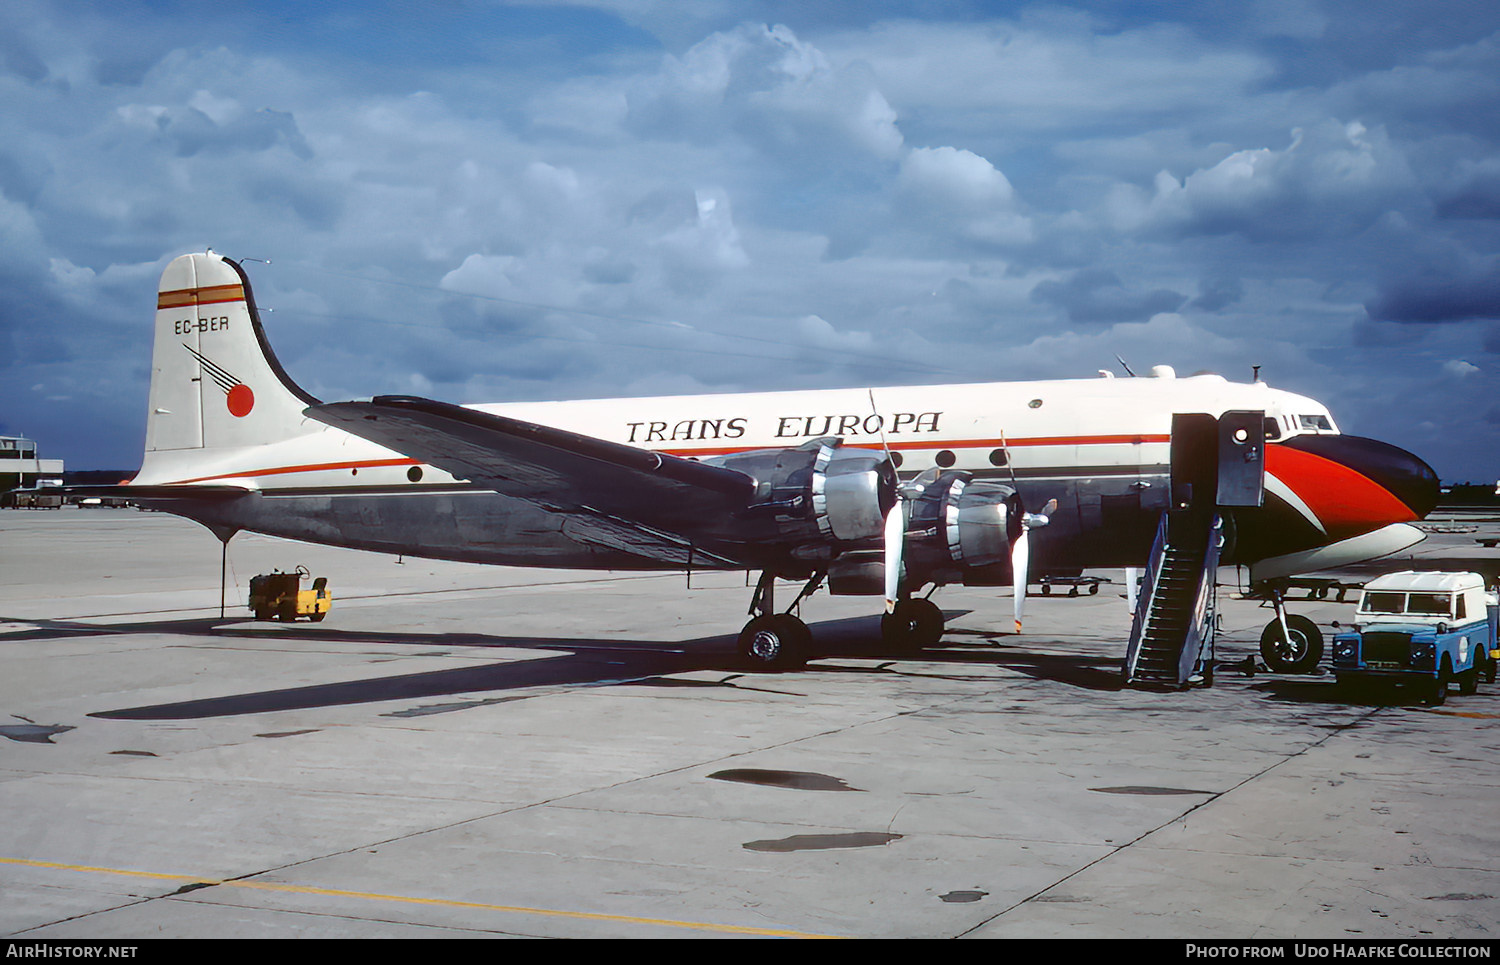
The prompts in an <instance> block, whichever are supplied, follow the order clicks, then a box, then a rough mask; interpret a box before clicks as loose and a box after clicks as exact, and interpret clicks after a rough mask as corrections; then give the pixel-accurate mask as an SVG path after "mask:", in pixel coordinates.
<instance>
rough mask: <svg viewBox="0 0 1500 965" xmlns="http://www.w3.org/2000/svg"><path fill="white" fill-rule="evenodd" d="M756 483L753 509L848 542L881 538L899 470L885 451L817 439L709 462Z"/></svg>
mask: <svg viewBox="0 0 1500 965" xmlns="http://www.w3.org/2000/svg"><path fill="white" fill-rule="evenodd" d="M705 461H707V462H711V463H712V464H714V465H719V466H723V467H725V468H727V469H735V470H738V471H740V472H743V473H745V474H746V475H748V476H751V477H753V478H754V479H755V480H756V483H757V487H756V496H755V504H754V506H752V510H755V509H759V510H761V511H769V512H773V513H774V514H775V515H776V517H777V519H778V520H779V522H780V524H781V526H782V528H783V529H784V530H790V531H793V532H795V531H796V530H799V529H803V528H810V529H811V530H812V532H809V533H807V535H808V536H809V537H821V538H822V539H823V540H828V541H832V542H840V543H849V542H856V541H859V540H866V539H870V538H872V537H878V536H880V535H881V534H882V533H883V532H884V529H885V515H886V513H887V512H889V511H890V508H891V507H892V506H894V505H895V504H896V471H895V469H894V468H893V467H892V466H891V463H890V460H889V459H888V458H886V456H885V455H884V454H883V453H879V452H871V451H870V450H867V449H844V448H842V445H841V440H839V439H814V440H812V441H811V442H808V443H805V444H804V445H801V446H798V447H797V448H795V449H760V450H756V451H754V452H742V453H736V454H734V455H730V456H722V457H719V458H717V459H712V460H705Z"/></svg>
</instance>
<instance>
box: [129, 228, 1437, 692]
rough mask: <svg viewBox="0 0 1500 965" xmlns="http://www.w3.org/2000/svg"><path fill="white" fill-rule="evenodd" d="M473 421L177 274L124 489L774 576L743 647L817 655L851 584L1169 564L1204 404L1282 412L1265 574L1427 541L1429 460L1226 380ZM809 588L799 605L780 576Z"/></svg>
mask: <svg viewBox="0 0 1500 965" xmlns="http://www.w3.org/2000/svg"><path fill="white" fill-rule="evenodd" d="M1100 376H1101V377H1098V378H1088V379H1072V380H1057V381H1026V382H994V383H983V384H964V385H923V386H897V387H879V388H856V389H827V390H816V391H790V392H763V393H748V394H721V395H695V396H674V397H659V398H630V399H601V400H582V401H567V402H517V403H506V404H497V405H470V406H459V405H453V404H450V403H446V402H439V401H434V400H430V399H423V398H416V397H411V396H379V397H375V398H372V399H367V400H360V401H344V402H332V403H327V402H322V401H320V400H318V399H316V398H314V397H313V396H311V395H310V394H308V393H307V392H306V391H305V390H304V389H302V388H301V387H299V386H298V385H297V384H296V383H295V382H294V381H293V380H292V379H291V377H290V376H289V375H288V374H287V372H286V370H285V369H284V368H283V367H282V365H281V364H280V362H279V361H278V360H277V358H276V355H275V353H274V352H273V351H272V349H271V346H270V344H269V342H268V340H267V337H266V333H265V331H264V329H263V328H262V326H261V322H260V316H259V313H258V311H257V309H256V304H255V298H254V295H253V293H252V291H251V286H250V279H249V277H248V275H247V274H246V273H245V270H244V269H243V268H242V266H241V265H240V264H239V263H237V262H235V261H233V260H231V259H229V258H226V257H223V256H221V255H219V254H217V253H214V252H212V251H207V252H203V253H192V254H186V255H182V256H181V257H178V258H176V259H175V260H173V261H172V262H171V263H170V264H169V265H167V267H166V269H165V270H164V271H163V273H162V276H161V283H160V286H159V289H158V295H157V311H156V329H155V343H154V348H153V357H152V367H151V385H150V392H149V407H148V415H147V426H146V443H145V453H144V456H143V460H142V465H141V469H140V471H139V473H138V474H137V475H136V476H135V477H134V478H133V479H132V480H130V481H129V482H128V483H125V484H122V485H121V486H120V487H116V488H114V489H112V490H111V491H110V494H111V495H125V496H128V497H129V498H131V499H133V500H134V501H135V502H136V503H137V504H139V505H143V506H146V507H148V508H153V509H159V510H163V511H166V512H170V513H175V514H178V515H181V516H184V517H187V518H189V519H192V520H195V521H197V522H199V523H201V524H203V525H204V526H206V527H208V528H209V529H210V530H212V531H213V532H214V534H215V535H217V536H218V537H219V538H220V539H221V540H223V541H224V542H225V544H226V545H227V543H228V541H229V540H230V539H231V538H232V537H233V536H234V535H235V534H236V533H238V532H241V531H249V532H257V533H265V534H269V535H274V536H281V537H287V538H291V539H294V540H301V541H307V542H313V543H323V544H330V545H335V546H343V547H352V548H356V549H362V550H373V551H379V552H387V553H391V554H401V555H404V556H418V557H431V558H438V559H448V560H463V561H470V562H478V563H494V564H507V565H516V566H537V567H558V568H579V569H603V570H684V569H685V570H688V571H690V572H691V571H693V570H740V571H746V572H752V571H759V572H760V574H761V575H760V578H759V580H758V581H757V582H756V584H755V589H754V591H753V596H752V600H751V604H750V608H749V614H750V617H751V619H750V620H749V621H748V623H746V624H745V626H744V628H743V630H742V631H741V633H740V635H739V638H738V647H739V651H740V654H741V656H742V658H743V659H744V661H745V662H746V664H747V665H748V666H750V667H752V668H756V669H766V670H778V669H784V668H789V667H796V666H800V665H801V664H802V663H804V662H805V660H806V658H807V655H808V649H809V645H810V644H811V642H812V635H811V631H810V630H809V628H808V626H807V624H805V623H804V622H803V621H802V620H801V619H800V618H799V617H798V616H797V615H795V614H796V613H800V609H799V607H800V604H801V602H802V601H803V600H804V599H805V598H806V597H807V596H808V595H810V594H812V593H814V592H815V591H816V590H818V589H820V588H822V587H823V586H825V585H826V586H827V588H828V590H829V591H830V592H831V593H834V594H862V595H870V596H883V597H884V600H885V613H884V615H883V616H882V618H881V633H882V636H883V637H884V639H885V640H886V641H887V642H888V643H890V644H892V645H895V646H899V647H903V648H908V649H913V650H915V649H920V648H923V647H928V646H932V645H933V644H935V643H936V642H937V641H938V640H939V639H940V637H941V636H942V633H943V620H944V617H943V613H942V610H941V609H939V608H938V606H937V605H936V604H935V603H933V602H932V600H931V599H930V595H931V594H930V590H929V593H928V595H927V596H920V595H919V594H921V592H922V591H923V590H924V589H929V588H931V589H936V588H937V587H940V586H943V585H949V584H964V585H970V586H1013V588H1014V589H1013V596H1014V598H1015V602H1014V608H1015V623H1016V629H1017V630H1018V631H1019V630H1020V628H1021V621H1022V607H1023V605H1024V601H1025V596H1026V593H1025V588H1026V586H1027V584H1028V582H1029V579H1030V573H1031V572H1032V570H1033V568H1040V569H1041V570H1045V571H1048V572H1057V571H1070V570H1071V571H1077V570H1080V569H1082V568H1086V567H1088V568H1097V567H1120V566H1124V567H1132V566H1140V565H1142V563H1143V562H1144V561H1145V559H1146V556H1147V555H1148V553H1149V551H1150V547H1151V543H1152V536H1153V533H1154V531H1155V529H1156V526H1157V521H1158V519H1159V518H1160V517H1161V515H1162V512H1163V510H1165V509H1166V508H1168V501H1169V499H1170V498H1171V496H1170V492H1169V490H1170V489H1171V478H1170V474H1169V469H1170V465H1171V451H1172V435H1171V433H1172V426H1173V417H1174V414H1176V413H1206V414H1208V415H1210V416H1215V417H1217V416H1219V415H1221V414H1223V413H1228V412H1250V413H1253V414H1255V415H1256V416H1260V414H1263V419H1262V420H1261V422H1262V430H1263V432H1264V436H1265V440H1264V450H1263V451H1264V466H1265V474H1264V499H1263V500H1261V501H1260V502H1261V504H1260V505H1256V506H1245V507H1240V508H1236V509H1233V510H1230V511H1228V516H1229V526H1228V532H1229V536H1228V537H1227V545H1226V547H1225V551H1224V554H1223V557H1222V561H1223V562H1225V563H1241V564H1248V566H1249V568H1250V574H1251V579H1252V581H1257V580H1274V579H1276V578H1277V577H1285V576H1287V575H1288V574H1291V573H1295V572H1305V571H1307V570H1309V569H1313V568H1323V567H1328V566H1335V565H1340V564H1342V563H1346V562H1353V561H1357V560H1364V559H1371V558H1374V557H1376V556H1381V555H1385V554H1387V553H1391V552H1395V551H1397V550H1400V549H1403V548H1405V547H1406V546H1409V545H1411V544H1412V543H1414V542H1416V541H1417V540H1419V539H1421V538H1422V534H1421V533H1420V531H1418V530H1417V529H1415V528H1414V527H1412V526H1410V525H1409V524H1410V523H1411V522H1413V521H1416V520H1418V519H1421V518H1422V517H1423V516H1425V515H1426V514H1427V513H1428V512H1429V511H1430V510H1431V509H1432V508H1433V506H1434V505H1435V503H1436V500H1437V494H1438V480H1437V476H1436V475H1435V474H1434V473H1433V471H1432V469H1431V468H1430V467H1429V466H1428V465H1427V464H1426V463H1425V462H1423V461H1422V460H1421V459H1419V458H1418V457H1416V456H1415V455H1412V454H1411V453H1409V452H1406V451H1404V450H1402V449H1399V448H1397V447H1395V446H1392V445H1388V444H1386V443H1383V442H1379V441H1376V440H1373V439H1365V438H1361V437H1357V436H1348V435H1344V434H1342V433H1341V432H1340V431H1339V429H1338V427H1337V425H1336V424H1335V423H1334V421H1333V417H1332V415H1331V414H1330V413H1329V411H1328V410H1327V408H1325V407H1324V406H1323V405H1322V404H1321V403H1318V402H1316V401H1314V400H1312V399H1310V398H1307V397H1304V396H1301V395H1297V394H1294V393H1291V392H1287V391H1283V390H1279V389H1273V388H1271V387H1270V386H1268V385H1266V384H1265V383H1263V382H1260V381H1259V380H1257V381H1255V382H1253V383H1249V384H1245V383H1235V382H1230V381H1228V380H1226V379H1224V378H1222V377H1220V376H1217V375H1195V376H1191V377H1184V378H1178V377H1176V376H1175V373H1173V372H1172V370H1171V369H1169V368H1167V367H1165V366H1160V367H1158V368H1157V369H1155V370H1153V374H1152V376H1150V377H1131V378H1114V377H1111V376H1110V373H1108V372H1107V371H1101V372H1100ZM778 578H780V579H784V580H792V581H801V582H802V583H803V586H802V589H801V591H800V592H798V593H797V595H796V597H795V598H794V599H793V600H792V602H791V603H790V604H789V605H787V606H784V607H778V606H777V605H776V601H775V588H776V581H777V579H778ZM1277 606H1278V615H1279V616H1281V617H1282V621H1281V626H1282V627H1283V628H1285V627H1286V622H1285V617H1284V615H1282V614H1281V612H1280V609H1279V608H1280V598H1279V597H1278V598H1277Z"/></svg>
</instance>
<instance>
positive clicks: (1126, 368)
mask: <svg viewBox="0 0 1500 965" xmlns="http://www.w3.org/2000/svg"><path fill="white" fill-rule="evenodd" d="M1115 361H1116V362H1119V363H1120V368H1122V369H1124V370H1125V374H1126V375H1128V376H1130V377H1131V378H1132V379H1133V378H1135V373H1134V372H1132V371H1130V366H1129V365H1128V364H1127V363H1126V362H1125V360H1124V359H1122V358H1120V356H1118V355H1116V356H1115Z"/></svg>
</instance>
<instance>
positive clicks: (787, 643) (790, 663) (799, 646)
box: [739, 613, 812, 670]
mask: <svg viewBox="0 0 1500 965" xmlns="http://www.w3.org/2000/svg"><path fill="white" fill-rule="evenodd" d="M811 642H812V631H810V630H808V629H807V624H805V623H803V622H802V621H801V620H799V619H797V618H796V617H794V616H792V615H791V614H789V613H774V614H767V615H765V616H758V617H756V618H755V619H753V620H751V621H750V622H749V623H747V624H745V628H744V629H743V630H741V631H740V638H739V651H740V657H741V658H743V659H744V661H745V663H746V664H748V665H749V667H750V669H751V670H791V669H795V668H797V667H800V666H802V665H803V664H805V663H807V645H808V644H809V643H811Z"/></svg>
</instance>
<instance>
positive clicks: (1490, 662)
mask: <svg viewBox="0 0 1500 965" xmlns="http://www.w3.org/2000/svg"><path fill="white" fill-rule="evenodd" d="M1479 653H1480V658H1481V659H1482V660H1483V663H1480V662H1479V661H1475V663H1474V676H1475V678H1476V679H1477V678H1478V677H1479V676H1481V675H1483V677H1484V682H1485V683H1487V684H1492V683H1494V682H1495V658H1494V657H1491V656H1490V655H1489V651H1487V650H1481V651H1479Z"/></svg>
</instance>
